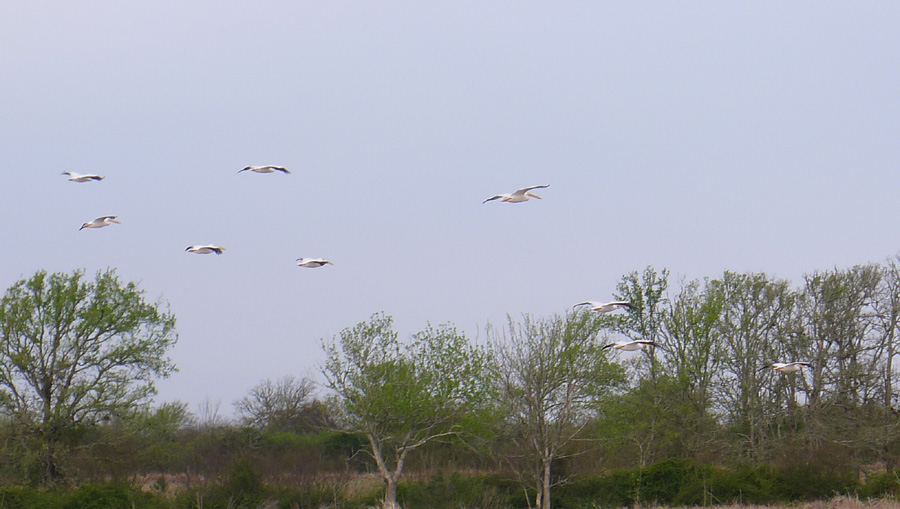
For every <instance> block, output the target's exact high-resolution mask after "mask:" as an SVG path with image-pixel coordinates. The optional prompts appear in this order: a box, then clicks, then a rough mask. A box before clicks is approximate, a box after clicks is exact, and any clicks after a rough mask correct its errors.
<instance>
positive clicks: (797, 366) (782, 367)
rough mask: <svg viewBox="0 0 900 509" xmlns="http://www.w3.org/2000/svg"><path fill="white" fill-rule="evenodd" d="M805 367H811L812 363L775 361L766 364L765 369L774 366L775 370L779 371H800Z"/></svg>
mask: <svg viewBox="0 0 900 509" xmlns="http://www.w3.org/2000/svg"><path fill="white" fill-rule="evenodd" d="M804 367H807V368H811V367H812V363H811V362H775V363H772V364H771V365H770V366H766V367H765V368H763V369H766V368H772V369H773V370H775V371H778V372H779V373H795V372H797V371H800V370H801V369H802V368H804Z"/></svg>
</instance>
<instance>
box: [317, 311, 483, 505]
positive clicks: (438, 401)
mask: <svg viewBox="0 0 900 509" xmlns="http://www.w3.org/2000/svg"><path fill="white" fill-rule="evenodd" d="M322 346H323V349H324V350H325V354H326V360H325V364H324V367H323V369H322V372H323V374H324V375H325V379H326V386H327V387H328V388H330V389H331V390H332V391H334V400H333V402H334V405H335V407H336V408H335V410H336V415H337V422H338V426H339V428H340V429H341V430H342V431H345V432H348V433H359V434H361V435H363V436H365V437H366V439H367V440H368V445H369V450H368V452H369V453H370V454H371V455H372V458H373V459H374V460H375V463H376V465H377V466H378V470H379V472H380V474H381V476H382V478H383V479H384V483H385V500H384V505H385V507H386V508H388V509H396V508H398V507H399V506H398V505H397V483H398V481H399V480H400V476H401V475H402V474H403V466H404V463H405V462H406V459H407V457H408V455H409V454H410V453H411V452H412V451H414V450H416V449H417V448H419V447H421V446H423V445H425V444H426V443H429V442H432V441H435V440H440V439H445V438H450V437H453V436H458V435H460V434H461V433H462V432H463V431H464V430H465V429H466V428H467V424H471V421H472V420H475V421H477V418H476V416H477V415H478V414H479V413H480V412H481V411H487V409H488V408H489V406H488V402H489V401H490V397H489V388H490V387H491V384H490V382H489V380H490V378H489V377H490V373H491V369H490V363H489V357H488V355H487V353H486V352H485V351H484V350H482V349H479V348H476V347H473V346H472V345H470V344H469V342H468V340H467V339H466V338H465V336H463V335H462V334H460V333H458V332H457V331H456V329H454V328H452V327H450V326H448V325H442V326H439V327H437V328H433V327H431V326H430V325H429V326H428V327H427V328H426V329H425V330H423V331H421V332H419V333H417V334H415V335H414V336H413V338H412V342H411V343H410V344H408V345H405V344H402V343H401V342H400V341H399V340H398V339H397V333H396V332H394V330H393V320H392V319H391V318H390V317H389V316H385V315H384V314H383V313H382V314H376V315H373V316H372V317H371V318H370V319H369V321H368V322H361V323H359V324H357V325H356V326H354V327H352V328H347V329H344V330H343V331H342V332H341V334H340V336H338V337H336V338H334V339H333V340H332V341H331V342H328V343H326V342H324V341H323V344H322Z"/></svg>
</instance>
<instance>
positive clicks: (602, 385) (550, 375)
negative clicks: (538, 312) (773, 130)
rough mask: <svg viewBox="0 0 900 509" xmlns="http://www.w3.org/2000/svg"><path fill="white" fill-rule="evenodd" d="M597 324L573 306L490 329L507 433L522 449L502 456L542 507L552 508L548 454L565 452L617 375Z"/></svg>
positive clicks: (553, 456)
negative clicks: (562, 314)
mask: <svg viewBox="0 0 900 509" xmlns="http://www.w3.org/2000/svg"><path fill="white" fill-rule="evenodd" d="M601 327H602V321H600V320H597V319H596V318H595V317H594V316H592V315H591V314H589V313H575V314H572V315H569V316H567V317H559V316H556V317H553V318H549V319H544V320H533V319H531V318H529V317H527V316H526V317H525V318H524V320H523V322H522V323H515V322H514V321H513V320H512V319H511V318H510V319H509V324H508V329H507V331H506V332H505V333H502V332H500V333H498V332H497V331H495V330H493V329H491V328H489V330H488V335H489V337H490V338H491V342H492V345H493V347H494V350H495V355H496V359H497V363H498V366H499V371H500V374H499V379H500V381H499V383H500V388H499V390H498V393H499V394H500V397H501V405H502V406H503V408H505V409H506V412H505V413H504V414H505V415H507V418H508V426H509V432H510V433H509V438H510V440H511V441H512V442H513V443H514V447H515V449H516V450H517V451H520V453H521V456H516V457H509V458H507V459H508V462H507V463H508V465H509V466H511V467H512V468H513V469H514V470H515V471H516V473H517V475H518V476H519V478H520V480H521V481H522V483H523V485H524V486H526V487H528V486H530V487H533V488H534V489H535V506H536V507H539V508H541V509H549V508H550V489H551V487H552V486H553V484H554V483H553V480H552V476H551V473H552V471H551V467H552V464H553V462H554V461H556V460H558V459H560V458H563V457H565V456H566V454H567V453H566V447H567V446H568V445H569V444H570V443H571V442H572V441H573V440H575V439H576V438H578V437H579V436H581V435H582V432H583V430H584V428H585V426H586V425H587V424H588V423H589V422H590V420H589V417H590V416H591V415H592V414H593V411H594V409H596V406H597V404H598V401H599V398H600V397H602V396H603V395H604V394H606V393H607V392H608V391H610V390H611V389H612V388H613V387H614V386H615V385H616V384H617V383H619V382H620V380H621V379H620V373H621V371H620V369H618V367H617V366H616V365H614V364H611V363H609V362H608V360H607V358H606V355H605V352H604V351H603V350H602V345H601V344H600V343H599V342H598V334H599V332H600V330H601ZM519 460H521V461H519ZM529 505H530V501H529Z"/></svg>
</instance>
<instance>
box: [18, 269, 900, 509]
mask: <svg viewBox="0 0 900 509" xmlns="http://www.w3.org/2000/svg"><path fill="white" fill-rule="evenodd" d="M615 298H617V299H621V300H624V301H627V302H629V303H630V304H631V308H629V309H628V310H627V311H624V312H617V313H593V312H591V311H585V310H578V311H576V310H574V309H573V310H572V311H570V312H568V313H566V314H560V315H554V316H548V317H534V316H528V315H525V316H521V317H512V316H511V317H509V319H508V321H507V323H505V324H502V325H496V326H493V325H492V326H489V327H488V328H487V330H486V337H487V341H486V342H484V343H483V344H476V343H475V342H473V341H470V340H469V339H468V338H466V337H465V335H464V334H462V333H461V332H459V331H458V330H457V329H456V328H455V327H454V326H453V325H451V324H441V325H438V326H432V325H430V324H429V325H428V326H426V327H425V328H424V329H423V330H422V331H420V332H417V333H415V334H413V335H412V336H411V338H409V339H408V340H405V339H401V338H400V337H399V334H398V333H397V332H396V331H395V330H394V328H393V321H392V319H391V317H390V316H389V315H386V314H384V313H377V314H375V315H373V316H372V317H370V318H369V319H368V320H367V321H364V322H361V323H359V324H356V325H354V326H351V327H348V328H346V329H345V330H343V331H341V332H340V333H339V334H336V335H335V336H334V337H332V338H323V340H322V348H323V350H324V352H325V355H326V360H325V362H324V364H323V365H322V367H321V371H322V378H321V379H320V380H318V381H316V380H311V379H306V378H303V379H297V378H295V377H284V378H281V379H277V380H265V381H262V382H260V383H259V384H257V385H256V386H255V387H253V388H252V389H251V390H250V391H249V393H248V394H247V396H245V397H244V398H242V399H241V400H239V401H237V402H235V406H236V409H237V410H238V413H239V415H240V418H239V420H237V421H234V422H222V421H220V420H215V419H211V420H207V421H206V422H204V421H203V419H202V418H199V419H198V416H195V415H191V413H190V412H189V411H188V409H187V408H186V405H184V404H182V403H178V402H174V403H166V404H162V405H159V406H155V407H154V406H153V405H151V403H152V396H153V394H154V392H155V391H154V387H153V381H154V380H155V379H158V378H160V377H164V376H167V375H168V374H170V373H171V372H172V370H173V369H174V366H173V365H172V363H171V361H169V360H168V358H167V357H166V351H167V350H168V349H169V348H171V347H172V346H173V345H174V344H175V342H176V341H177V334H176V332H175V319H174V315H173V314H171V313H170V312H169V311H168V310H167V309H164V308H165V306H164V304H163V303H159V302H157V303H148V302H146V301H145V300H144V298H143V293H142V292H141V291H140V290H139V289H138V288H137V287H136V285H134V284H133V283H123V282H121V281H120V280H119V279H118V277H117V276H116V275H115V272H114V271H106V272H102V273H98V274H97V276H96V278H95V279H94V280H93V281H90V280H88V279H87V278H86V277H85V276H84V273H83V272H80V271H76V272H75V273H72V274H47V273H45V272H39V273H38V274H36V275H35V276H33V277H32V278H30V279H28V280H23V281H20V282H17V283H15V284H14V285H13V286H11V287H10V288H9V289H8V290H7V293H6V295H5V296H4V297H3V299H2V301H0V334H2V336H3V337H2V345H0V423H2V425H0V434H2V436H0V438H2V442H0V444H2V447H0V449H2V450H0V454H2V455H3V459H4V461H3V462H2V467H0V475H2V476H3V479H5V482H6V483H22V482H32V483H36V484H39V485H47V484H54V483H65V482H71V480H72V479H77V480H78V481H85V480H91V479H94V478H96V479H103V478H105V476H106V477H108V476H110V472H115V474H114V475H113V476H114V477H116V476H121V475H122V474H123V472H128V473H130V475H132V476H133V477H134V478H137V477H138V476H140V475H145V474H151V473H158V474H163V473H168V474H173V475H174V474H184V473H188V474H189V473H194V474H197V473H198V472H203V473H204V475H202V476H199V477H197V478H198V479H199V478H203V479H204V482H209V479H215V478H221V477H222V476H224V475H226V474H227V468H228V467H227V466H228V465H232V464H234V463H235V462H237V461H239V460H241V459H246V458H247V457H252V458H254V463H253V468H255V469H256V470H257V471H259V472H265V476H266V477H265V478H266V479H267V482H272V483H277V482H279V481H278V479H282V480H283V479H284V478H285V476H291V475H294V477H293V479H294V480H295V481H296V482H301V481H300V480H298V479H301V478H302V480H303V481H302V482H307V483H308V482H319V483H320V482H324V480H326V479H332V480H333V479H336V478H342V479H345V478H346V476H348V475H350V474H353V473H362V472H371V473H374V474H377V476H378V477H379V478H380V479H381V483H382V487H381V490H380V491H379V497H380V501H381V502H380V503H382V504H383V505H384V507H387V508H391V509H393V508H395V507H399V505H398V486H400V485H401V482H402V480H403V479H409V478H411V476H412V477H415V476H416V475H423V474H433V473H435V472H459V473H469V474H470V475H475V473H476V472H477V473H478V475H481V474H491V475H500V476H502V477H503V478H504V479H507V481H508V482H510V483H512V484H513V485H516V486H519V487H520V490H521V493H522V497H523V498H522V500H523V501H524V502H525V503H526V504H527V506H528V507H540V508H542V509H549V508H550V506H551V500H552V497H551V493H553V492H554V491H555V490H557V489H560V487H562V486H565V485H566V484H567V483H570V484H571V483H572V482H573V479H576V478H577V477H578V476H579V475H588V474H598V473H602V472H609V471H612V470H613V469H617V468H638V469H645V468H650V467H651V466H652V465H654V464H659V463H660V462H664V461H672V460H690V461H694V462H697V463H698V464H702V465H716V466H721V467H729V468H754V467H758V466H761V465H770V466H779V467H785V468H789V467H796V466H798V465H814V466H815V467H816V468H819V469H826V470H828V471H829V472H839V473H844V474H846V473H848V472H851V473H856V472H858V471H859V470H860V469H861V468H863V467H866V466H871V465H878V464H881V465H883V467H884V469H886V470H888V471H890V470H892V469H893V468H894V467H895V466H896V465H897V460H898V458H900V449H898V437H900V426H898V424H900V419H898V416H897V414H896V407H897V401H896V398H897V396H896V395H895V394H894V390H893V386H894V385H895V384H896V382H897V376H898V375H897V370H896V368H895V367H894V357H895V355H896V353H897V348H898V345H897V333H898V326H900V324H898V322H900V257H894V258H891V259H888V260H886V261H884V262H882V263H870V264H866V265H859V266H855V267H852V268H849V269H838V268H835V269H831V270H825V271H816V272H812V273H810V274H807V275H805V276H804V277H803V278H802V281H800V283H799V284H793V283H792V282H790V281H787V280H784V279H779V278H776V277H772V276H769V275H767V274H764V273H749V274H744V273H735V272H729V271H726V272H725V273H724V274H722V275H721V276H720V277H716V278H703V279H695V280H690V281H673V280H672V278H671V275H670V273H669V272H668V271H667V270H656V269H654V268H652V267H648V268H646V269H644V270H643V271H640V272H637V271H636V272H632V273H629V274H626V275H624V276H623V277H622V278H621V280H620V281H619V282H618V284H617V286H616V293H615ZM623 338H628V339H631V340H650V341H652V342H653V343H654V344H655V345H656V346H655V347H652V346H651V347H648V348H645V349H643V350H640V351H637V352H633V353H620V352H618V351H616V350H615V349H612V348H604V347H605V346H607V345H609V344H610V343H612V342H615V341H618V340H621V339H623ZM790 361H804V362H808V363H809V365H808V367H804V368H803V369H802V370H800V371H798V372H795V373H781V372H777V371H775V370H773V369H772V368H771V366H772V364H773V363H774V362H790ZM317 385H321V386H323V387H324V388H325V390H324V391H318V390H317ZM260 451H266V454H258V453H260ZM639 471H642V470H639ZM217 476H218V477H217ZM297 476H299V477H297ZM335 476H338V477H335ZM340 476H345V477H340ZM351 477H352V476H351ZM189 478H190V475H188V479H189ZM160 479H165V477H160ZM198 482H199V481H198ZM188 483H189V481H188Z"/></svg>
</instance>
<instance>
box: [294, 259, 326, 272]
mask: <svg viewBox="0 0 900 509" xmlns="http://www.w3.org/2000/svg"><path fill="white" fill-rule="evenodd" d="M325 265H334V264H333V263H331V262H329V261H328V260H323V259H322V258H297V266H298V267H307V268H310V269H315V268H318V267H323V266H325Z"/></svg>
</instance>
